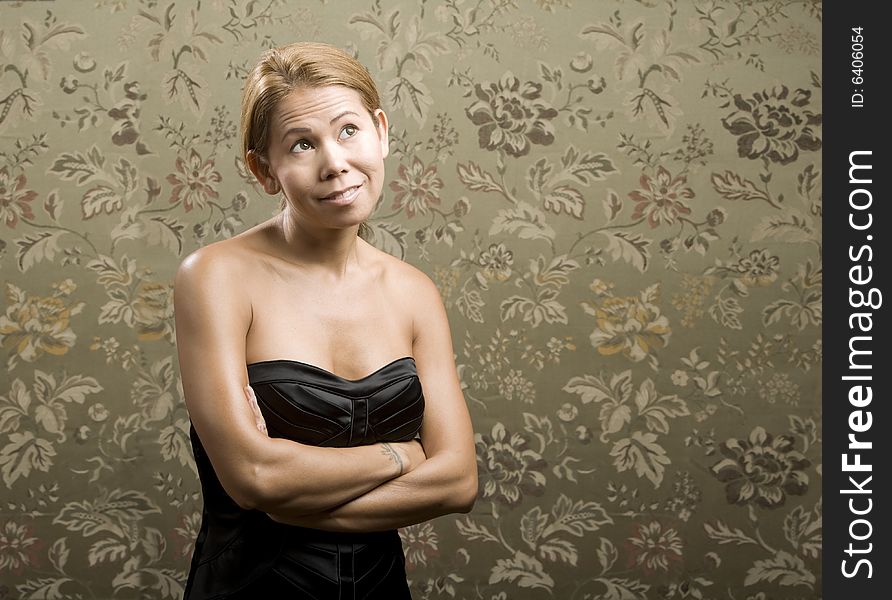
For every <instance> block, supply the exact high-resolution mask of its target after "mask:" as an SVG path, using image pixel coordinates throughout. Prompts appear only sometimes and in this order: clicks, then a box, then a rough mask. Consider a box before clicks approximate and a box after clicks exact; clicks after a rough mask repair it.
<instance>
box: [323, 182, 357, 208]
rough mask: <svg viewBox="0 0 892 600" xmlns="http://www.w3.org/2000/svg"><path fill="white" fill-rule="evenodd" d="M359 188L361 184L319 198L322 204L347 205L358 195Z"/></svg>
mask: <svg viewBox="0 0 892 600" xmlns="http://www.w3.org/2000/svg"><path fill="white" fill-rule="evenodd" d="M360 188H362V184H361V183H360V184H358V185H352V186H350V187H347V188H344V189H341V190H338V191H336V192H334V193H331V194H329V195H328V196H324V197H322V198H319V200H320V201H322V202H329V203H331V204H349V203H350V202H352V201H353V199H354V198H356V195H357V194H358V193H359V190H360Z"/></svg>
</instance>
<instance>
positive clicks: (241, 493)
mask: <svg viewBox="0 0 892 600" xmlns="http://www.w3.org/2000/svg"><path fill="white" fill-rule="evenodd" d="M243 260H244V259H241V258H239V257H237V256H234V255H233V253H232V252H231V251H230V250H228V249H226V248H220V247H219V246H218V247H214V246H211V247H207V248H203V249H201V250H199V251H198V252H196V253H194V254H192V255H191V256H189V257H188V258H187V259H186V260H185V261H184V262H183V264H182V266H181V267H180V269H179V271H178V272H177V277H176V282H175V286H174V288H175V292H174V306H175V313H176V326H177V351H178V353H179V361H180V372H181V376H182V380H183V391H184V394H185V398H186V407H187V408H188V410H189V416H190V418H191V420H192V423H193V425H194V426H195V430H196V432H197V433H198V436H199V438H200V439H201V442H202V445H203V446H204V448H205V450H206V451H207V454H208V457H209V458H210V460H211V464H212V465H213V467H214V471H215V472H216V474H217V477H218V478H219V479H220V483H221V484H222V485H223V488H224V489H225V490H226V492H227V493H228V494H229V495H230V496H231V497H232V498H233V499H234V500H235V501H236V502H237V503H238V504H239V505H240V506H242V507H244V508H256V509H260V510H263V511H266V512H283V513H285V514H290V515H300V514H309V513H315V512H318V511H321V510H326V509H329V508H331V507H333V506H337V505H340V504H343V503H345V502H348V501H350V500H352V499H354V498H356V497H358V496H361V495H362V494H364V493H366V492H368V491H370V490H372V489H374V488H375V487H377V486H379V485H381V484H382V483H384V482H385V481H388V480H390V479H393V478H394V477H398V476H399V475H401V474H402V473H405V472H407V471H409V470H411V469H412V468H413V467H414V466H416V465H417V464H418V463H419V462H420V461H421V460H423V454H422V453H421V452H420V448H419V449H413V446H412V444H413V443H414V442H410V443H406V444H390V445H383V444H374V445H370V446H361V447H356V448H318V447H314V446H307V445H304V444H299V443H297V442H293V441H290V440H284V439H273V438H269V437H268V436H266V435H265V434H264V433H262V432H261V431H259V430H258V429H257V427H256V425H255V421H254V416H253V414H252V412H251V408H250V406H249V405H248V403H247V402H245V392H244V389H245V386H247V383H248V374H247V368H246V365H245V337H246V335H247V332H248V329H249V327H250V325H251V318H252V309H251V301H250V298H249V297H248V295H247V292H246V291H245V286H244V285H242V283H241V281H242V279H241V277H240V273H241V271H242V270H243V269H245V268H246V267H245V266H244V265H243V264H242V262H241V261H243ZM414 444H415V446H417V443H414ZM419 457H420V458H419Z"/></svg>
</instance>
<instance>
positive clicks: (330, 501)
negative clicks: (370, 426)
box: [250, 439, 406, 516]
mask: <svg viewBox="0 0 892 600" xmlns="http://www.w3.org/2000/svg"><path fill="white" fill-rule="evenodd" d="M268 443H269V447H268V454H267V456H266V457H265V458H264V460H263V461H261V462H260V464H259V465H258V466H256V467H255V468H254V470H253V476H254V477H253V479H254V485H253V486H252V487H253V495H252V497H251V499H250V508H256V509H258V510H262V511H264V512H273V513H276V514H281V515H288V516H300V515H306V514H312V513H318V512H319V511H324V510H328V509H331V508H333V507H336V506H339V505H343V504H344V503H347V502H350V501H351V500H353V499H355V498H357V497H360V496H362V495H363V494H365V493H367V492H369V491H371V490H373V489H375V488H377V487H378V486H380V485H381V484H382V483H384V482H387V481H389V480H391V479H393V478H394V477H398V476H399V475H400V474H401V473H403V472H404V471H405V469H406V465H404V464H403V461H402V459H401V458H400V456H399V454H398V453H397V452H396V451H395V450H394V449H393V447H392V446H391V445H390V444H373V445H369V446H358V447H354V448H320V447H315V446H306V445H301V444H296V443H295V442H292V441H289V440H283V439H269V440H268Z"/></svg>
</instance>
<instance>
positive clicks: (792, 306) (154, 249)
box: [0, 0, 823, 600]
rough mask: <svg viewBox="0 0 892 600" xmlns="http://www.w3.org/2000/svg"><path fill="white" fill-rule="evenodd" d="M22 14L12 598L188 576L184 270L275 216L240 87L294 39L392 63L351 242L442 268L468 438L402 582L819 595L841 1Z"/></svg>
mask: <svg viewBox="0 0 892 600" xmlns="http://www.w3.org/2000/svg"><path fill="white" fill-rule="evenodd" d="M3 4H4V6H3V8H2V9H0V10H2V12H3V18H2V20H0V133H2V139H3V140H4V142H3V144H2V145H0V260H2V264H3V273H4V282H3V290H2V292H3V296H2V298H3V299H2V302H3V305H2V307H0V348H2V352H3V358H4V360H5V363H6V372H7V377H6V379H5V381H8V382H9V383H8V385H7V386H6V387H5V388H3V389H0V478H2V480H3V485H4V489H6V490H7V493H6V494H5V495H4V498H3V503H4V511H3V515H4V516H3V517H2V518H0V597H3V598H11V599H12V598H14V599H18V600H27V599H37V598H106V597H107V598H111V597H114V598H143V597H152V598H171V599H173V598H179V597H181V596H182V592H183V585H184V579H185V575H186V573H187V570H188V564H189V559H190V557H191V554H192V551H193V544H194V542H195V538H196V535H197V533H198V529H199V526H200V522H201V497H200V490H199V486H198V481H197V476H196V473H195V470H194V469H195V468H194V463H193V460H192V454H191V446H190V442H189V420H188V415H187V413H186V410H185V407H184V404H183V399H182V388H181V383H180V378H179V373H178V370H177V361H176V349H175V347H174V329H173V327H174V322H173V304H172V283H173V274H174V272H175V269H176V267H177V265H178V263H179V262H180V260H182V258H183V257H184V256H186V255H187V254H188V253H189V252H191V251H192V250H194V249H195V248H197V247H199V246H201V245H204V244H207V243H210V242H213V241H215V240H219V239H222V238H225V237H228V236H231V235H233V234H235V233H238V232H239V231H242V230H244V229H245V228H247V227H249V226H251V225H253V224H255V223H257V222H259V221H260V220H262V219H265V218H267V217H268V216H269V215H271V214H273V212H274V211H275V210H276V205H277V203H278V201H277V199H274V198H270V197H267V196H265V195H264V194H262V193H261V190H260V189H259V188H258V186H257V185H256V184H255V183H254V182H253V181H252V176H251V174H250V172H249V171H248V169H247V168H246V166H245V165H244V163H243V161H242V160H241V159H240V158H238V156H237V155H238V125H237V120H238V106H239V93H240V88H241V82H242V80H243V78H244V77H245V75H246V74H247V72H248V70H249V69H250V67H251V66H252V64H253V61H254V60H255V59H256V57H257V56H258V55H259V53H260V52H261V51H263V50H264V49H266V48H268V47H270V46H273V45H278V44H282V43H286V42H289V41H292V40H298V39H308V40H309V39H312V40H323V41H329V42H332V43H335V44H339V45H341V46H343V47H344V48H346V49H347V50H348V51H350V52H352V53H354V54H355V55H356V56H358V58H359V59H360V60H361V61H363V62H364V64H366V65H368V66H369V68H370V70H371V72H372V74H373V76H374V77H375V79H376V81H377V82H378V83H379V87H380V91H381V95H382V101H383V103H384V108H385V110H387V111H388V114H389V116H390V122H391V125H392V127H391V131H390V142H391V145H390V156H389V157H388V159H387V161H388V164H387V173H388V180H387V181H386V182H385V186H384V192H383V194H382V199H381V201H380V203H379V205H378V208H377V211H376V213H375V214H374V215H373V216H372V218H371V219H370V220H369V223H368V231H367V233H365V234H364V235H365V236H366V237H367V239H368V240H370V241H371V242H372V243H374V244H375V245H377V246H378V247H379V248H381V249H383V250H385V251H387V252H390V253H392V254H394V255H396V256H399V257H401V258H403V259H405V260H407V261H409V262H411V263H413V264H415V265H417V266H418V267H419V268H421V269H422V270H424V271H425V272H426V273H427V274H428V275H430V277H431V278H432V280H433V281H434V282H435V283H436V285H437V286H438V288H439V290H440V293H441V295H442V297H443V301H444V303H445V305H446V308H447V310H448V312H449V316H450V322H451V324H452V328H453V338H454V342H455V344H454V345H455V351H456V361H457V366H458V371H459V375H460V380H461V384H462V388H463V392H464V395H465V398H466V400H467V402H468V405H469V407H470V410H471V413H472V417H473V421H474V425H475V449H476V455H477V465H478V471H479V475H480V480H479V494H478V501H477V504H476V507H475V509H474V510H473V511H472V512H471V513H469V514H467V515H457V516H456V515H453V516H448V517H444V518H441V519H436V520H434V521H431V522H427V523H421V524H418V525H413V526H411V527H406V528H404V529H402V530H401V532H400V534H401V536H402V539H403V546H404V550H405V554H406V567H407V573H408V576H409V579H410V585H411V588H412V593H413V597H415V598H416V599H418V600H440V599H446V600H462V599H467V600H470V599H474V600H480V599H482V600H509V599H510V600H514V599H518V600H520V599H526V598H530V599H534V598H553V599H555V600H565V599H566V600H582V599H595V598H598V599H605V600H618V599H623V600H651V599H653V600H670V599H676V600H680V599H683V598H700V599H704V600H707V599H711V598H725V597H729V595H730V596H733V597H735V598H739V599H741V600H767V599H769V598H813V597H820V595H821V577H820V566H821V559H822V556H821V551H822V550H821V549H822V504H821V485H820V484H821V472H822V465H821V450H822V447H821V437H820V384H819V377H820V368H819V367H820V365H821V360H822V342H821V337H820V327H821V324H822V320H823V313H822V308H821V306H822V286H823V271H822V267H821V253H822V237H821V236H822V232H821V216H822V202H823V199H822V196H821V154H820V153H821V150H822V144H823V141H822V131H821V126H822V118H823V115H822V103H821V93H822V87H821V86H822V79H821V75H820V27H821V18H822V14H821V5H820V3H819V2H780V1H769V2H756V3H738V4H737V5H735V6H734V7H733V10H732V9H731V8H730V7H729V5H728V4H727V3H716V2H709V1H706V0H692V1H691V2H678V1H677V0H669V1H668V2H663V3H653V2H650V3H647V2H636V3H632V2H627V3H622V2H620V3H609V6H608V3H596V2H581V1H575V2H574V1H572V0H479V1H476V0H475V1H473V2H471V1H469V0H445V1H442V2H421V3H411V2H406V1H404V0H367V1H365V2H359V3H357V2H347V1H346V0H319V1H318V2H306V3H302V4H301V6H299V7H295V6H294V3H288V2H284V1H283V0H272V1H270V2H263V3H257V2H248V3H245V2H237V1H235V0H208V1H204V2H200V3H198V2H185V1H183V0H162V1H157V0H97V1H95V2H92V3H89V6H81V4H79V3H63V2H56V3H36V2H23V3H3ZM791 64H795V65H797V68H796V69H795V70H793V69H791V68H790V65H791Z"/></svg>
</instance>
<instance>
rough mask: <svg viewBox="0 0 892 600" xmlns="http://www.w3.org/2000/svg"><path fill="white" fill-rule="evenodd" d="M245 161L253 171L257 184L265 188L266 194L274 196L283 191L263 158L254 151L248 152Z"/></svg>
mask: <svg viewBox="0 0 892 600" xmlns="http://www.w3.org/2000/svg"><path fill="white" fill-rule="evenodd" d="M245 159H246V162H247V163H248V168H249V169H251V173H253V174H254V177H255V178H256V179H257V182H258V183H259V184H260V185H261V186H262V187H263V191H264V192H266V193H267V194H269V195H271V196H272V195H274V194H278V193H279V192H280V191H281V189H282V188H281V187H280V186H279V182H278V181H277V180H276V178H275V177H273V175H272V173H271V172H270V170H269V163H268V162H266V159H265V158H264V157H263V156H261V155H260V154H258V153H257V152H254V151H253V150H248V154H247V156H246V157H245Z"/></svg>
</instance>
